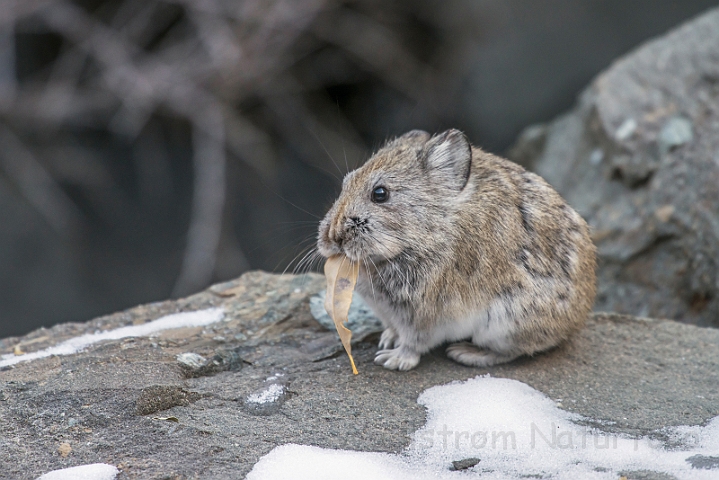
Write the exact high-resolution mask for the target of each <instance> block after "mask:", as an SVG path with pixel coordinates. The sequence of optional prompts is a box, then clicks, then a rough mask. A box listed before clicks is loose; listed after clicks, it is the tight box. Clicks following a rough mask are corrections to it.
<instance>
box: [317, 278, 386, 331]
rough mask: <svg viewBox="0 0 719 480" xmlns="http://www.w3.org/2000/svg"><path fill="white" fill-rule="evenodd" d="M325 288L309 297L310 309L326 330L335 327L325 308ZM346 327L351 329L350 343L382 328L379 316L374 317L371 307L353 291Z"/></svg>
mask: <svg viewBox="0 0 719 480" xmlns="http://www.w3.org/2000/svg"><path fill="white" fill-rule="evenodd" d="M326 293H327V291H326V290H322V291H321V292H320V293H318V294H317V295H315V296H314V297H312V298H310V311H311V312H312V316H313V317H315V320H317V321H318V322H319V323H320V324H321V325H322V326H323V327H325V328H326V329H327V330H334V329H336V327H335V323H334V320H332V319H331V318H330V316H329V315H328V314H327V310H325V294H326ZM345 326H346V327H347V328H349V329H350V330H352V344H355V343H358V342H361V341H363V340H364V339H365V338H367V337H368V336H370V335H373V334H376V333H382V330H384V328H383V327H382V322H381V321H380V320H379V318H377V317H375V315H374V313H373V312H372V309H370V308H369V305H367V304H366V303H365V301H364V300H363V299H362V297H361V296H360V295H359V294H357V293H355V294H354V295H352V303H351V304H350V310H349V312H348V313H347V323H346V324H345Z"/></svg>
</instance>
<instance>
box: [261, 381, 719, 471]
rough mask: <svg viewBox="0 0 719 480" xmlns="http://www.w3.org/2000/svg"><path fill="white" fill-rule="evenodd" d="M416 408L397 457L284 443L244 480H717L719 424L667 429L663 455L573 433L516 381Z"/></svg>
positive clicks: (423, 400) (587, 432) (552, 408)
mask: <svg viewBox="0 0 719 480" xmlns="http://www.w3.org/2000/svg"><path fill="white" fill-rule="evenodd" d="M417 401H418V403H420V404H421V405H424V406H425V407H427V411H428V413H427V424H426V425H425V426H424V427H423V428H421V429H420V430H418V431H417V432H416V433H415V434H414V436H413V439H412V443H411V444H410V446H409V447H408V448H407V449H406V450H405V451H404V452H403V453H402V454H398V455H394V454H386V453H371V452H369V453H368V452H353V451H345V450H331V449H322V448H319V447H311V446H303V445H293V444H289V445H283V446H280V447H277V448H275V449H273V450H272V451H271V452H270V453H269V454H267V455H266V456H264V457H262V458H261V459H260V461H259V462H258V463H257V464H256V465H255V467H254V468H253V470H252V471H251V472H250V474H249V475H248V476H247V479H248V480H268V479H281V478H293V479H298V480H299V479H305V478H306V479H325V478H326V479H336V478H343V479H345V480H350V479H360V478H377V479H385V478H386V479H425V478H426V479H429V478H432V479H459V478H470V477H473V478H480V477H484V476H488V477H490V478H493V479H507V480H518V479H520V478H527V477H535V476H536V477H537V478H546V477H551V478H554V479H576V478H582V479H611V480H616V479H617V478H618V477H619V475H620V473H621V472H628V471H634V470H650V471H658V472H664V473H667V474H670V475H674V476H676V477H677V478H679V479H690V478H691V479H716V478H717V474H718V473H719V472H718V469H719V465H717V466H716V467H715V466H714V465H713V463H712V461H713V460H712V459H713V458H715V456H716V454H717V452H718V451H719V417H716V418H714V419H713V420H712V421H711V422H710V423H709V424H708V425H706V426H704V427H701V426H694V427H677V428H668V429H665V430H664V432H663V433H665V434H668V435H669V436H670V437H671V438H672V440H673V441H675V442H678V445H679V447H677V446H676V445H675V446H674V447H673V448H671V449H670V448H668V447H666V446H665V445H664V444H662V443H661V442H659V441H657V440H651V439H649V438H638V439H632V438H628V437H624V436H619V435H612V434H606V433H603V432H601V431H598V430H596V429H591V428H588V427H584V426H581V425H579V424H578V422H579V421H583V420H585V421H586V420H587V419H584V418H582V417H581V416H579V415H577V414H574V413H571V412H567V411H564V410H561V409H560V408H558V407H557V405H556V403H555V401H553V400H551V399H550V398H548V397H547V396H545V395H544V394H543V393H541V392H539V391H537V390H534V389H533V388H531V387H530V386H528V385H526V384H524V383H521V382H518V381H516V380H509V379H501V378H490V377H488V376H484V377H477V378H474V379H470V380H467V381H466V382H456V383H451V384H448V385H442V386H438V387H433V388H430V389H428V390H426V391H424V392H423V393H422V394H421V395H420V396H419V398H418V400H417ZM585 423H586V422H585ZM593 423H594V424H596V422H593ZM378 434H381V432H378ZM467 458H478V459H480V462H479V463H478V464H477V465H476V466H474V467H471V468H470V469H468V470H466V471H461V472H454V471H450V470H449V468H450V466H451V465H452V462H453V461H457V460H463V459H467ZM702 462H704V465H705V466H704V467H700V468H696V465H701V464H702ZM707 465H708V466H707Z"/></svg>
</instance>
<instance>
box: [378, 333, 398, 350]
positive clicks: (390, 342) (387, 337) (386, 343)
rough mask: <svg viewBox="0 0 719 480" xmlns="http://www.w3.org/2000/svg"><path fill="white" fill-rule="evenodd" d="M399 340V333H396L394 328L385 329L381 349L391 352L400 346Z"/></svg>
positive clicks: (381, 338) (380, 342)
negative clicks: (390, 350)
mask: <svg viewBox="0 0 719 480" xmlns="http://www.w3.org/2000/svg"><path fill="white" fill-rule="evenodd" d="M397 338H399V335H397V332H395V330H394V328H392V327H389V328H385V330H384V332H382V336H381V337H380V339H379V349H380V350H389V349H391V348H394V347H397V346H399V345H398V344H397Z"/></svg>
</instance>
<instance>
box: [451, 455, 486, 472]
mask: <svg viewBox="0 0 719 480" xmlns="http://www.w3.org/2000/svg"><path fill="white" fill-rule="evenodd" d="M479 462H480V459H479V458H465V459H464V460H455V461H453V462H452V467H450V470H453V471H459V470H469V469H470V468H472V467H474V466H475V465H477V464H478V463H479Z"/></svg>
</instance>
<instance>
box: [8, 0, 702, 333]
mask: <svg viewBox="0 0 719 480" xmlns="http://www.w3.org/2000/svg"><path fill="white" fill-rule="evenodd" d="M715 5H716V1H709V0H675V1H670V0H633V1H631V2H627V1H624V0H585V1H581V2H578V1H576V0H543V1H533V2H529V1H526V0H525V1H522V0H452V1H441V0H436V1H429V0H406V1H395V0H357V1H342V0H247V1H242V0H157V1H155V0H111V1H104V0H82V1H70V0H3V2H2V7H1V8H0V337H5V336H8V335H18V334H22V333H25V332H28V331H29V330H31V329H34V328H37V327H39V326H43V325H44V326H49V325H52V324H54V323H58V322H66V321H82V320H87V319H90V318H92V317H95V316H98V315H101V314H105V313H110V312H113V311H116V310H119V309H123V308H127V307H131V306H133V305H136V304H138V303H143V302H149V301H156V300H163V299H166V298H170V297H177V296H182V295H187V294H189V293H192V292H195V291H197V290H200V289H202V288H204V287H206V286H208V285H209V284H210V283H213V282H217V281H222V280H227V279H230V278H233V277H236V276H238V275H240V274H241V273H242V272H244V271H246V270H248V269H264V270H269V271H275V272H282V271H284V270H285V269H287V268H289V270H292V269H294V268H295V267H296V266H297V264H299V263H301V260H302V258H303V257H302V254H303V249H304V248H306V247H309V246H311V244H312V243H313V242H314V234H315V230H316V225H317V222H318V220H319V218H320V217H321V216H322V215H323V214H324V212H325V210H326V209H327V207H328V206H329V205H330V204H331V202H332V200H333V198H334V197H335V196H336V194H337V193H338V191H339V185H340V180H339V179H340V178H341V177H342V175H343V174H344V173H345V172H346V171H347V170H348V169H350V168H352V167H354V166H357V165H358V164H360V163H361V162H363V161H364V160H365V159H366V158H367V157H368V155H369V154H370V153H371V152H372V150H373V149H375V148H377V147H378V146H379V145H381V144H382V142H383V141H384V140H386V139H388V138H390V137H392V136H395V135H398V134H401V133H403V132H405V131H407V130H410V129H414V128H422V129H425V130H428V131H439V130H442V129H446V128H449V127H455V128H460V129H462V130H464V131H465V132H466V133H467V134H468V136H469V137H470V139H471V140H472V141H473V142H474V143H475V144H477V145H479V146H482V147H484V148H485V149H488V150H490V151H492V152H496V153H500V154H505V153H506V152H507V150H508V148H509V147H510V146H511V144H512V142H513V140H514V139H515V138H516V136H517V135H518V133H519V132H520V131H521V130H522V129H523V128H524V127H526V126H528V125H531V124H533V123H537V122H543V121H548V120H551V119H552V118H553V117H554V116H556V115H558V114H560V113H561V112H563V111H564V110H567V109H568V108H570V107H571V106H572V104H573V102H574V100H575V98H576V96H577V94H578V93H579V92H580V91H581V90H582V89H583V88H584V87H585V86H586V85H587V83H588V82H589V81H590V80H591V79H592V77H593V76H595V75H596V74H597V73H598V72H599V71H601V70H602V69H604V68H606V67H607V66H608V65H609V64H610V63H611V62H612V60H613V59H615V58H617V57H618V56H620V55H622V54H623V53H626V52H627V51H629V50H630V49H632V48H633V47H635V46H637V45H638V44H639V43H641V42H642V41H644V40H646V39H649V38H651V37H653V36H655V35H659V34H661V33H664V32H665V31H666V30H668V29H669V28H671V27H673V26H675V25H677V24H679V23H681V22H682V21H684V20H686V19H688V18H690V17H692V16H694V15H696V14H698V13H700V12H701V11H703V10H705V9H707V8H709V7H712V6H715ZM309 267H311V266H308V265H304V264H301V265H300V268H309ZM315 267H316V266H315Z"/></svg>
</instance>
